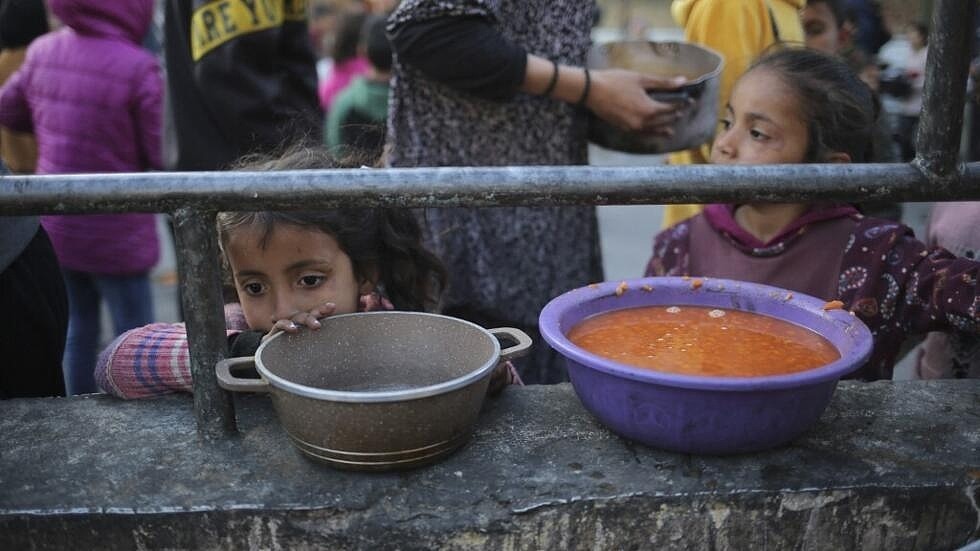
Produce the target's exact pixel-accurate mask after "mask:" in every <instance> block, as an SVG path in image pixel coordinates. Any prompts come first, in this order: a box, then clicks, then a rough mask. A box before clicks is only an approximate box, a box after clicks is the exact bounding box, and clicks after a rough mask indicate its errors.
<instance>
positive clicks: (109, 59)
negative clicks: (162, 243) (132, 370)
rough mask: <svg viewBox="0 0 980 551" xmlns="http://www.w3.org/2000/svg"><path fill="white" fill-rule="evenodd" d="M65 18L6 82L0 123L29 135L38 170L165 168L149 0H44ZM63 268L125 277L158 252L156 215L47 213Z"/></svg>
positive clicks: (145, 266)
mask: <svg viewBox="0 0 980 551" xmlns="http://www.w3.org/2000/svg"><path fill="white" fill-rule="evenodd" d="M48 6H49V8H50V10H51V12H52V13H54V14H55V15H56V16H58V18H59V19H61V21H62V22H63V23H64V24H65V25H66V26H65V27H63V28H62V29H60V30H58V31H55V32H53V33H49V34H47V35H45V36H42V37H40V38H38V39H37V40H35V41H34V42H33V43H32V44H31V46H30V47H29V48H28V51H27V57H26V59H25V61H24V64H23V65H22V66H21V67H20V69H19V70H18V71H17V72H16V73H14V74H13V75H12V76H11V77H10V79H9V80H8V81H7V82H6V84H5V85H4V86H3V88H2V89H0V125H2V126H5V127H7V128H10V129H12V130H16V131H20V132H33V133H34V134H35V136H36V138H37V143H38V161H37V173H38V174H67V173H94V172H103V173H104V172H142V171H146V170H150V169H157V168H159V167H160V157H161V153H162V152H161V146H160V131H161V119H162V82H161V77H160V70H159V67H158V65H157V62H156V58H154V57H153V55H152V54H150V53H149V52H148V51H146V50H144V49H143V48H142V47H141V46H140V42H141V40H142V38H143V35H145V34H146V31H147V30H148V29H149V26H150V22H151V19H152V15H153V0H112V1H111V2H107V1H105V0H48ZM43 224H44V227H45V229H46V230H47V231H48V234H49V235H50V237H51V241H52V242H53V244H54V246H55V250H56V252H57V253H58V258H59V260H60V261H61V263H62V265H63V266H64V267H66V268H70V269H75V270H81V271H89V272H94V273H108V274H126V273H138V272H143V271H146V270H148V269H149V268H151V267H152V266H153V265H154V264H155V263H156V261H157V258H158V255H159V244H158V242H157V234H156V225H155V223H154V217H153V215H152V214H121V215H115V214H114V215H90V216H47V217H45V218H44V219H43Z"/></svg>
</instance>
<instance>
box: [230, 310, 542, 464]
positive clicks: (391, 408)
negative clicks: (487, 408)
mask: <svg viewBox="0 0 980 551" xmlns="http://www.w3.org/2000/svg"><path fill="white" fill-rule="evenodd" d="M321 322H322V324H323V325H322V327H321V328H320V329H319V330H317V331H310V330H304V331H301V332H299V333H296V334H288V333H279V334H276V335H274V336H273V337H272V338H270V339H269V340H267V341H266V342H264V343H263V344H262V345H261V346H260V347H259V349H258V351H257V352H256V354H255V356H254V357H247V358H230V359H227V360H222V361H221V362H219V363H218V365H217V366H216V371H217V377H218V383H219V384H220V385H221V387H222V388H224V389H227V390H231V391H235V392H269V393H270V394H271V396H272V402H273V405H274V407H275V410H276V413H277V415H278V417H279V421H280V423H282V426H283V428H284V429H285V430H286V432H287V433H288V434H289V436H290V438H291V439H292V441H293V443H294V444H295V445H296V447H297V448H298V449H299V450H300V451H301V452H303V453H304V454H306V455H307V456H308V457H310V458H312V459H315V460H318V461H322V462H325V463H327V464H328V465H331V466H333V467H338V468H342V469H351V470H367V471H384V470H392V469H405V468H412V467H418V466H421V465H425V464H428V463H432V462H434V461H437V460H439V459H441V458H443V457H446V456H447V455H449V454H450V453H452V452H453V451H455V450H456V449H457V448H459V447H460V446H461V445H463V444H464V443H465V442H466V441H467V439H468V438H469V436H470V434H471V432H472V429H473V425H474V423H475V422H476V418H477V414H478V413H479V411H480V407H481V406H482V404H483V399H484V397H485V395H486V392H487V386H488V384H489V382H490V376H491V374H492V373H493V370H494V368H495V367H496V366H497V365H498V364H500V363H501V362H504V361H506V360H510V359H512V358H515V357H518V356H521V355H523V354H525V353H526V352H527V351H528V350H529V348H530V347H531V339H530V338H529V337H528V336H527V335H526V334H525V333H523V332H522V331H520V330H518V329H513V328H497V329H489V330H487V329H484V328H482V327H480V326H478V325H476V324H473V323H470V322H468V321H464V320H461V319H457V318H452V317H449V316H441V315H437V314H426V313H419V312H364V313H357V314H345V315H339V316H333V317H329V318H326V319H323V320H321ZM497 336H501V337H504V338H506V339H508V340H512V341H515V342H516V344H515V345H513V346H511V347H509V348H506V349H504V350H501V349H500V343H499V342H498V340H497ZM253 365H254V367H255V369H256V370H257V371H258V373H259V374H260V375H261V377H262V378H261V379H247V378H241V377H236V376H235V375H233V373H232V371H233V370H238V369H243V368H246V367H250V366H253Z"/></svg>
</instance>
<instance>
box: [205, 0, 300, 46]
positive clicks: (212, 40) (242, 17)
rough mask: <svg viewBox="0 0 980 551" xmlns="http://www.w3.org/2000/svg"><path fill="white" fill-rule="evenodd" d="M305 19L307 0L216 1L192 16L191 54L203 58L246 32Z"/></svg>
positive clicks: (207, 4)
mask: <svg viewBox="0 0 980 551" xmlns="http://www.w3.org/2000/svg"><path fill="white" fill-rule="evenodd" d="M304 19H306V0H215V1H213V2H208V3H206V4H204V5H202V6H201V7H199V8H197V9H196V10H194V13H193V14H192V15H191V57H192V58H193V59H194V61H198V60H200V59H201V58H202V57H204V55H205V54H207V53H208V52H210V51H211V50H213V49H215V48H217V47H218V46H221V45H222V44H224V43H225V42H228V41H229V40H231V39H233V38H236V37H238V36H241V35H243V34H248V33H254V32H257V31H263V30H265V29H271V28H273V27H278V26H280V25H282V23H283V21H303V20H304Z"/></svg>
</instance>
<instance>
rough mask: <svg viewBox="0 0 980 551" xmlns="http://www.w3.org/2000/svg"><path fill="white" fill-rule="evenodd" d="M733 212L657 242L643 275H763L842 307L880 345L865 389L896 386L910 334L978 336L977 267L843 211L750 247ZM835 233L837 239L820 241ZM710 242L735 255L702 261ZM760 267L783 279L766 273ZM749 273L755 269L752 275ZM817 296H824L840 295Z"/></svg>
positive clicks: (825, 212)
mask: <svg viewBox="0 0 980 551" xmlns="http://www.w3.org/2000/svg"><path fill="white" fill-rule="evenodd" d="M733 212H734V209H733V207H732V206H731V205H710V206H709V207H707V208H706V209H705V212H704V213H702V214H700V215H698V216H695V217H694V218H691V219H689V220H686V221H684V222H681V223H680V224H677V225H676V226H674V227H672V228H670V229H667V230H664V231H663V232H661V233H660V234H658V235H657V237H656V239H655V241H654V247H653V257H652V258H651V259H650V262H649V264H648V266H647V272H646V275H670V276H675V275H681V276H683V275H691V276H709V277H733V276H732V274H735V275H736V276H737V277H733V279H742V280H745V281H751V282H753V283H766V284H774V283H773V282H772V281H771V280H770V279H769V278H767V277H766V275H764V274H777V275H775V276H772V277H784V279H783V280H782V281H781V282H780V283H777V286H781V287H784V288H787V289H790V290H793V291H797V292H802V293H808V294H812V295H815V296H817V297H819V298H823V299H826V300H830V299H832V298H837V299H839V300H841V301H843V302H844V305H845V307H846V308H848V309H849V310H850V311H851V312H853V313H854V314H855V315H856V316H858V317H859V318H860V319H861V320H862V321H864V323H865V324H867V326H868V328H870V329H871V334H872V335H873V336H874V351H873V352H872V354H871V358H870V359H869V360H868V363H867V364H865V365H864V366H863V367H862V368H861V369H859V370H858V371H856V372H854V373H852V374H851V375H850V376H851V377H854V378H859V379H863V380H868V381H870V380H877V379H891V377H892V371H893V370H894V367H895V361H896V359H897V358H896V356H897V355H898V353H899V351H900V349H901V345H902V343H903V341H905V339H906V338H907V337H908V336H910V335H915V334H923V333H925V332H927V331H953V332H961V333H965V334H971V335H977V334H980V287H978V286H977V277H978V275H980V262H976V261H973V260H970V259H967V258H958V257H956V256H954V255H953V254H952V253H950V252H949V251H947V250H946V249H943V248H939V247H933V248H929V247H927V246H926V245H925V244H923V243H922V242H920V241H918V240H916V239H915V238H914V236H913V234H912V230H910V229H909V228H908V227H906V226H903V225H902V224H898V223H896V222H892V221H890V220H880V219H876V218H865V217H863V216H861V215H860V214H858V213H857V211H855V210H853V209H848V208H841V207H839V206H828V207H825V208H819V207H818V208H816V209H814V210H812V211H811V212H809V213H807V214H805V215H804V216H803V218H801V219H800V221H798V222H797V223H794V224H791V225H790V226H789V227H788V229H787V230H784V231H783V232H782V233H781V234H780V235H779V236H777V237H776V238H774V239H773V240H772V241H770V242H768V243H758V242H752V239H754V238H752V237H751V236H748V235H747V234H746V232H744V230H741V231H740V230H739V227H738V225H737V224H736V223H735V220H734V217H733ZM808 220H809V222H808ZM705 228H707V231H705ZM841 228H843V229H845V230H846V231H844V232H840V229H841ZM828 230H829V231H828ZM834 233H836V235H839V236H840V239H838V240H829V239H826V238H824V237H820V238H818V239H814V236H817V235H821V234H822V235H824V236H825V235H828V234H834ZM713 241H719V242H723V243H726V244H727V246H728V247H729V249H730V251H732V252H733V254H731V255H727V256H724V257H722V255H718V254H711V255H704V254H703V253H704V251H705V249H707V248H709V247H711V246H712V242H713ZM794 252H795V253H800V252H803V253H805V255H806V260H804V261H800V257H794V256H793V254H794ZM759 263H765V264H768V265H770V267H775V268H782V269H783V270H782V271H778V270H774V271H769V272H764V271H762V270H759V269H758V265H759ZM693 265H696V266H697V269H696V271H695V270H692V269H691V268H692V266H693ZM749 265H752V269H751V270H750V269H745V268H746V266H749ZM821 267H825V268H826V269H823V270H821V269H820V268H821ZM756 274H757V275H756ZM813 274H818V275H819V276H820V278H816V279H813V278H811V279H810V281H809V282H807V277H806V276H812V275H813ZM754 275H755V276H754ZM753 276H754V277H753ZM820 279H822V281H820ZM793 282H800V283H796V284H794V283H793ZM815 289H827V290H829V291H828V292H829V293H830V294H831V295H834V296H829V295H828V294H826V293H821V292H817V291H815Z"/></svg>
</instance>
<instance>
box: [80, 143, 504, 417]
mask: <svg viewBox="0 0 980 551" xmlns="http://www.w3.org/2000/svg"><path fill="white" fill-rule="evenodd" d="M330 167H335V164H334V163H332V161H330V159H329V158H328V157H326V155H325V154H324V153H322V152H321V151H319V150H301V151H294V152H292V153H290V154H287V155H286V156H285V157H283V158H281V159H279V160H276V161H272V162H265V163H259V164H252V165H247V166H245V167H244V168H246V169H250V170H289V169H308V168H330ZM218 235H219V240H220V244H221V249H222V251H223V256H224V260H225V262H226V267H227V268H228V272H229V273H230V275H231V278H232V280H233V284H234V287H235V290H236V293H237V296H238V303H235V304H229V305H227V306H226V307H225V316H226V322H227V327H228V339H229V343H230V345H231V353H232V355H233V356H248V355H253V354H254V353H255V350H256V349H257V348H258V345H259V344H260V343H261V341H262V338H263V337H264V336H265V335H266V334H268V333H270V332H273V331H280V330H282V331H287V332H295V331H298V330H299V327H300V326H306V327H309V328H311V329H314V330H315V329H318V328H319V327H320V322H319V321H318V318H322V317H324V316H329V315H333V314H346V313H351V312H357V311H370V310H386V309H387V310H391V309H396V308H397V309H404V310H430V309H433V308H434V307H435V306H436V305H437V302H438V300H439V293H440V291H441V289H442V288H443V287H444V286H445V283H446V272H445V269H444V268H443V266H442V264H441V263H440V261H439V259H437V258H436V257H435V256H433V255H432V254H431V253H430V252H429V251H427V250H426V249H425V248H423V246H422V244H421V233H420V228H419V226H418V224H417V223H416V221H415V218H414V217H413V216H412V214H411V213H410V212H409V211H407V210H396V209H337V210H328V211H320V212H288V213H287V212H229V213H221V214H219V215H218ZM513 373H514V372H513V368H512V367H511V366H510V364H504V365H502V366H501V368H500V370H499V371H498V373H497V374H496V375H495V377H496V383H498V384H496V385H495V384H493V383H492V384H491V387H492V388H493V387H494V386H499V383H501V382H502V381H505V380H510V381H512V380H514V379H513V378H512V374H513ZM96 380H97V381H98V383H99V386H100V387H101V388H102V389H103V390H104V391H106V392H108V393H110V394H114V395H116V396H119V397H121V398H143V397H148V396H156V395H160V394H166V393H169V392H174V391H190V390H191V375H190V361H189V357H188V347H187V334H186V328H185V326H184V325H183V324H168V323H154V324H151V325H147V326H145V327H141V328H139V329H134V330H131V331H128V332H126V333H124V334H123V335H122V336H120V337H119V338H117V339H116V340H115V341H114V342H113V343H112V344H111V345H110V346H109V347H108V348H107V349H106V350H105V351H104V352H103V353H102V355H101V357H100V358H99V362H98V367H97V369H96Z"/></svg>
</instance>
